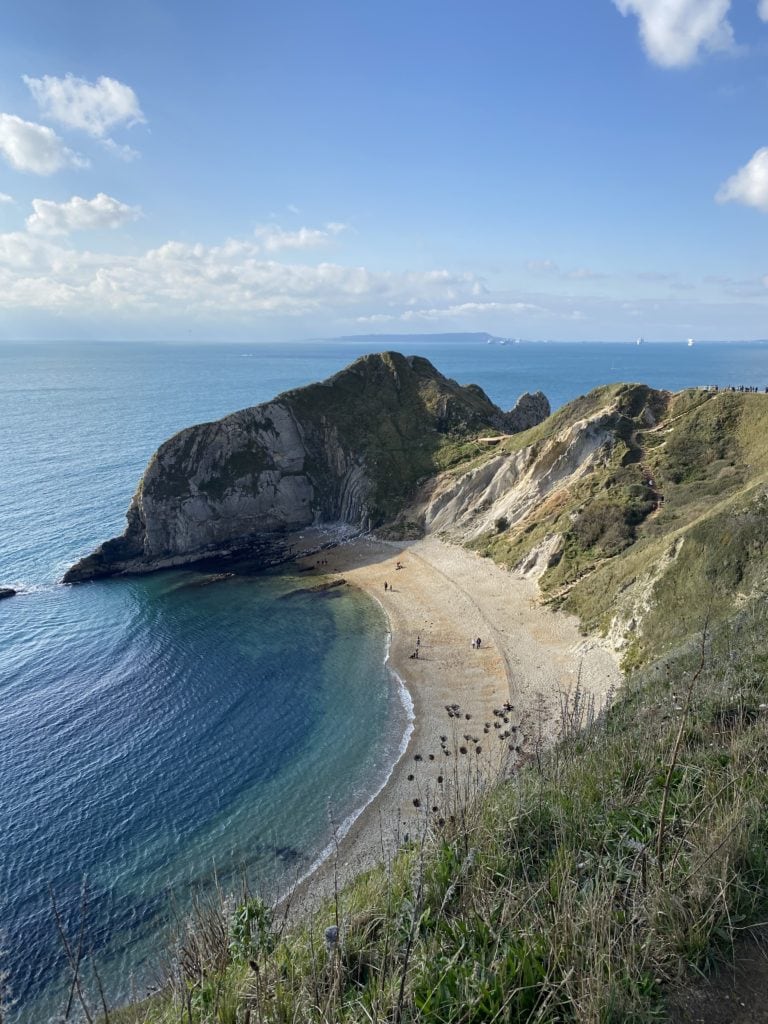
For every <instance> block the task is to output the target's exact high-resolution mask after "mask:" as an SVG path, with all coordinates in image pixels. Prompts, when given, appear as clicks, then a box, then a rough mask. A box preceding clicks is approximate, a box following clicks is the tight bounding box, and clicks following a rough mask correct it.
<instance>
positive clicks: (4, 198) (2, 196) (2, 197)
mask: <svg viewBox="0 0 768 1024" xmlns="http://www.w3.org/2000/svg"><path fill="white" fill-rule="evenodd" d="M12 202H13V196H9V195H8V193H7V192H0V203H12Z"/></svg>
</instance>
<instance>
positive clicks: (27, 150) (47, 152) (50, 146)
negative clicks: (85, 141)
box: [0, 114, 88, 174]
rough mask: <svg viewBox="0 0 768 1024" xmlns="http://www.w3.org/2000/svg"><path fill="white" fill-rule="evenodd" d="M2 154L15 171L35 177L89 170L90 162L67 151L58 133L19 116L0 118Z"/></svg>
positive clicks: (0, 115)
mask: <svg viewBox="0 0 768 1024" xmlns="http://www.w3.org/2000/svg"><path fill="white" fill-rule="evenodd" d="M0 154H1V155H2V156H3V157H5V159H6V160H7V162H8V163H9V164H10V165H11V167H13V168H14V169H15V170H17V171H29V172H31V173H32V174H53V173H54V172H55V171H60V170H61V168H62V167H87V166H88V161H87V160H85V159H84V158H83V157H81V156H78V155H77V154H76V153H73V152H72V150H71V149H67V147H66V146H65V145H64V143H63V142H62V141H61V139H60V138H59V136H58V135H57V134H56V132H54V131H52V130H51V129H50V128H47V127H46V126H45V125H43V124H35V122H34V121H23V120H22V119H21V118H20V117H16V115H15V114H0Z"/></svg>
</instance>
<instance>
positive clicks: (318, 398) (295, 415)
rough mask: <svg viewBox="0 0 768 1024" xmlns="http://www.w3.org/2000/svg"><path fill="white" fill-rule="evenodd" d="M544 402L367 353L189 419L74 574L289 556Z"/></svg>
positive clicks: (525, 420) (383, 509) (373, 521)
mask: <svg viewBox="0 0 768 1024" xmlns="http://www.w3.org/2000/svg"><path fill="white" fill-rule="evenodd" d="M548 414H549V403H548V402H547V400H546V398H545V397H544V396H543V395H541V394H540V393H539V394H537V395H533V396H528V395H527V396H523V399H522V400H521V401H520V402H519V403H518V405H517V406H516V407H515V409H514V410H512V412H510V413H505V412H503V411H502V410H501V409H499V408H498V407H497V406H496V405H494V404H493V403H492V402H491V401H490V399H488V397H487V396H486V395H485V394H484V392H483V391H482V390H481V389H480V388H478V387H476V386H474V385H470V386H467V387H461V386H459V385H458V384H456V383H455V381H452V380H449V379H448V378H446V377H443V376H442V374H440V373H439V372H438V371H437V370H436V369H435V368H434V367H433V366H432V365H431V363H429V362H428V360H426V359H422V358H419V357H416V356H412V357H404V356H402V355H399V354H397V353H391V352H388V353H383V354H379V355H370V356H364V357H362V358H361V359H358V360H357V361H356V362H355V363H353V364H352V365H351V366H349V367H347V368H346V369H345V370H342V371H341V372H340V373H338V374H336V375H335V376H334V377H331V378H330V379H329V380H327V381H324V382H323V383H320V384H313V385H310V386H309V387H306V388H300V389H297V390H294V391H289V392H286V393H285V394H283V395H280V396H279V397H278V398H276V399H275V400H274V401H272V402H268V403H266V404H265V405H259V406H255V407H253V408H250V409H244V410H242V411H240V412H236V413H233V414H232V415H230V416H226V417H224V418H223V419H221V420H218V421H216V422H215V423H204V424H201V425H199V426H195V427H190V428H188V429H187V430H182V431H181V432H180V433H178V434H176V435H175V436H174V437H172V438H171V439H170V440H168V441H166V442H165V443H164V444H163V445H161V447H160V448H159V449H158V451H157V452H156V453H155V455H154V456H153V457H152V459H151V460H150V462H149V465H148V466H147V469H146V471H145V473H144V476H143V478H142V480H141V482H140V483H139V487H138V489H137V491H136V494H135V496H134V498H133V501H132V502H131V505H130V508H129V509H128V513H127V528H126V530H125V533H124V534H123V535H122V536H121V537H117V538H114V539H113V540H110V541H107V542H106V543H105V544H103V545H102V546H101V547H100V548H98V549H97V550H96V551H95V552H93V554H91V555H89V556H87V557H86V558H84V559H82V560H81V561H80V562H78V563H77V565H75V566H73V567H72V568H71V569H70V570H69V571H68V572H67V574H66V576H65V577H64V581H65V582H68V583H72V582H77V581H80V580H87V579H93V578H95V577H98V576H109V575H114V574H117V573H122V572H147V571H151V570H153V569H158V568H163V567H165V566H171V565H181V564H184V563H189V562H193V561H196V560H199V559H202V558H204V557H206V556H219V555H226V554H231V553H237V552H243V553H245V552H247V553H249V554H251V555H254V556H256V557H257V558H261V559H262V560H263V562H264V564H269V563H271V562H275V561H279V560H280V559H281V558H282V557H284V554H285V552H284V545H285V538H286V535H287V534H288V533H290V531H294V530H300V529H302V528H305V527H308V526H311V525H313V524H323V523H344V524H349V525H351V526H354V527H357V528H361V529H367V528H370V527H373V526H377V525H379V524H381V523H383V522H385V521H386V520H387V519H390V518H392V517H394V516H395V515H396V514H397V513H398V512H399V511H400V510H401V509H402V507H403V505H404V504H405V503H406V502H407V499H408V498H409V497H410V496H411V495H412V493H413V491H414V489H415V486H416V484H417V483H418V482H420V481H421V480H423V479H424V478H425V477H428V476H430V475H432V474H434V473H435V471H436V470H437V469H438V468H439V466H440V464H441V459H445V457H446V453H447V452H449V451H450V449H451V447H452V446H456V445H459V444H460V443H461V442H463V441H466V439H467V438H470V437H473V436H477V434H478V433H482V432H485V433H488V432H497V433H498V432H505V433H511V432H513V431H515V430H520V429H523V428H525V427H530V426H533V425H534V424H535V423H538V422H540V421H541V420H543V419H544V418H545V417H546V416H547V415H548Z"/></svg>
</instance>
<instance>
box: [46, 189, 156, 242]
mask: <svg viewBox="0 0 768 1024" xmlns="http://www.w3.org/2000/svg"><path fill="white" fill-rule="evenodd" d="M32 209H33V210H34V213H32V214H31V215H30V216H29V217H27V229H28V230H29V231H31V232H33V233H34V234H40V235H66V234H69V232H70V231H93V230H96V229H100V228H118V227H120V225H121V224H125V223H127V222H128V221H132V220H136V219H137V218H138V217H140V216H141V209H140V207H138V206H128V204H127V203H121V202H120V200H119V199H113V197H112V196H108V195H106V194H105V193H104V192H99V193H98V195H96V196H94V197H93V199H83V198H82V196H72V198H71V199H68V200H67V202H66V203H55V202H53V201H51V200H50V199H33V200H32Z"/></svg>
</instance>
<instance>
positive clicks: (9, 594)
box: [0, 587, 16, 601]
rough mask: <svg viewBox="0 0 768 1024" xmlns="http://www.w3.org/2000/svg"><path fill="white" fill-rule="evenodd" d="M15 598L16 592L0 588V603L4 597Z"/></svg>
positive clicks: (8, 588)
mask: <svg viewBox="0 0 768 1024" xmlns="http://www.w3.org/2000/svg"><path fill="white" fill-rule="evenodd" d="M15 596H16V591H15V590H14V589H13V587H0V601H1V600H2V599H3V598H4V597H15Z"/></svg>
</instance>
